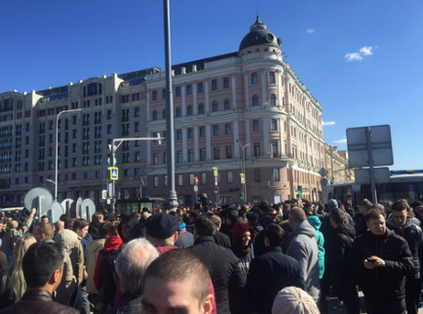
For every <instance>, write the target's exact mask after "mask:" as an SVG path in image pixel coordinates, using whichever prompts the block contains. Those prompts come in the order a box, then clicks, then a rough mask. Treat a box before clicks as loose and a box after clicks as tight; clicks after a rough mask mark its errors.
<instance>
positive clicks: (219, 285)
mask: <svg viewBox="0 0 423 314" xmlns="http://www.w3.org/2000/svg"><path fill="white" fill-rule="evenodd" d="M194 226H195V227H194V240H195V241H194V245H193V246H192V247H191V250H192V251H193V252H194V253H196V254H197V255H198V256H199V257H200V258H201V260H202V261H203V262H204V263H205V264H206V265H207V267H208V269H209V272H210V277H211V280H212V282H213V286H214V292H215V295H216V307H217V313H219V314H229V313H230V312H229V300H228V290H230V289H237V288H243V287H244V285H245V280H246V278H245V276H243V275H242V272H241V269H240V268H239V265H238V263H239V259H238V258H237V257H236V256H235V255H234V254H233V253H232V251H230V250H229V249H226V248H224V247H222V246H220V245H217V244H216V243H214V240H213V235H214V233H215V232H216V226H215V224H214V223H213V222H212V220H211V218H210V217H209V216H201V217H200V218H198V219H197V220H196V221H194Z"/></svg>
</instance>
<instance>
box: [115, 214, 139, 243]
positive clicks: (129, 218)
mask: <svg viewBox="0 0 423 314" xmlns="http://www.w3.org/2000/svg"><path fill="white" fill-rule="evenodd" d="M139 222H140V221H139V220H138V217H137V216H135V215H132V214H131V215H129V216H126V217H125V218H124V219H123V220H122V221H121V223H120V224H119V226H118V232H119V235H120V237H121V238H122V239H123V237H122V225H123V224H125V223H126V224H127V225H128V226H129V232H131V230H132V228H133V227H134V226H135V225H136V224H138V223H139ZM127 241H129V239H127Z"/></svg>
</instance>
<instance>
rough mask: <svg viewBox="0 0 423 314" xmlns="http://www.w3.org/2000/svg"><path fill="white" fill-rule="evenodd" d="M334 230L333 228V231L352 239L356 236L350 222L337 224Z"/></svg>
mask: <svg viewBox="0 0 423 314" xmlns="http://www.w3.org/2000/svg"><path fill="white" fill-rule="evenodd" d="M334 230H335V233H342V234H345V235H347V236H349V237H351V238H353V239H354V238H355V236H356V232H355V228H354V227H353V226H352V225H350V224H343V225H339V226H338V227H336V228H335V229H334Z"/></svg>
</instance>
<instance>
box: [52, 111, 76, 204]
mask: <svg viewBox="0 0 423 314" xmlns="http://www.w3.org/2000/svg"><path fill="white" fill-rule="evenodd" d="M75 111H82V109H69V110H63V111H60V112H59V114H58V115H57V117H56V156H55V161H54V200H55V201H56V202H57V186H58V184H59V182H58V181H57V177H58V175H57V174H58V172H59V167H58V160H59V118H60V116H61V115H62V113H67V112H75Z"/></svg>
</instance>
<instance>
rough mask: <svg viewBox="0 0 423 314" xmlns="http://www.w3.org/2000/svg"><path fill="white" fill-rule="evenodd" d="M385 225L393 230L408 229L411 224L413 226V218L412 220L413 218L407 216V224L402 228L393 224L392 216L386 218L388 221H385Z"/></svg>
mask: <svg viewBox="0 0 423 314" xmlns="http://www.w3.org/2000/svg"><path fill="white" fill-rule="evenodd" d="M386 224H387V225H389V226H390V227H392V228H395V229H407V228H410V226H411V225H412V224H415V222H414V218H413V217H410V216H408V217H407V222H406V223H405V225H404V226H402V227H400V226H398V225H397V224H396V223H395V221H394V219H393V218H392V216H389V218H388V219H386Z"/></svg>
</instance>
